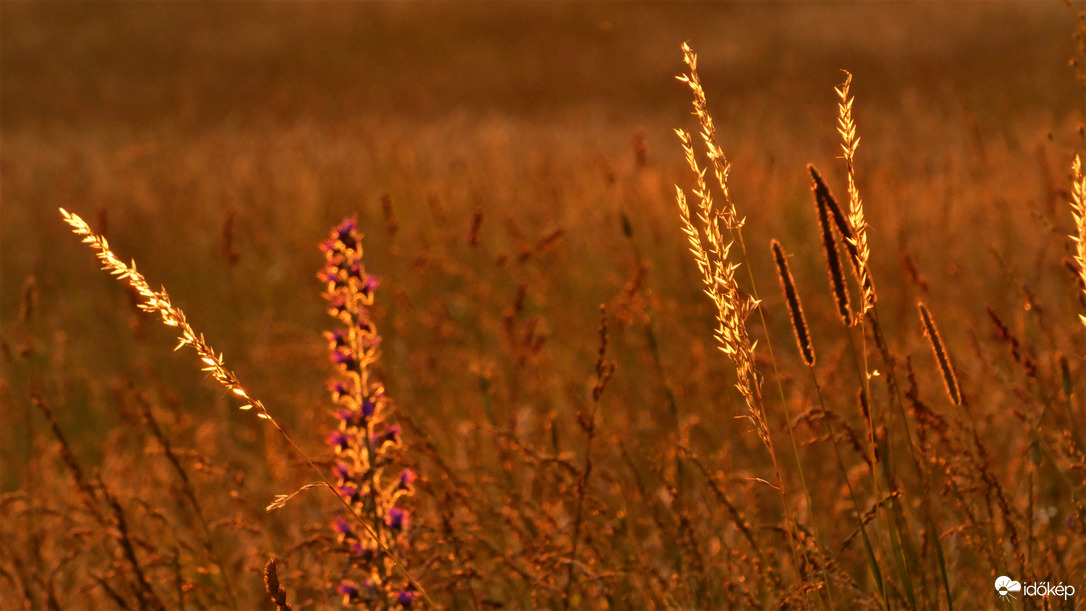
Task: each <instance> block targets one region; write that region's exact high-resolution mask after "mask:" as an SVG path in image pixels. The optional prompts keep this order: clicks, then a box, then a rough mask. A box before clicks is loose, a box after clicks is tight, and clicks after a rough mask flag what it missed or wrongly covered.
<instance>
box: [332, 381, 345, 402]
mask: <svg viewBox="0 0 1086 611" xmlns="http://www.w3.org/2000/svg"><path fill="white" fill-rule="evenodd" d="M328 392H330V393H332V401H339V399H340V397H342V396H344V395H349V394H351V389H349V388H347V385H346V384H344V383H343V382H337V381H333V382H329V383H328Z"/></svg>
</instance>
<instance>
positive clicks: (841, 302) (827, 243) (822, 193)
mask: <svg viewBox="0 0 1086 611" xmlns="http://www.w3.org/2000/svg"><path fill="white" fill-rule="evenodd" d="M807 170H808V171H809V172H810V173H811V178H812V179H813V181H814V182H813V184H812V186H811V190H812V191H814V195H815V208H816V209H817V210H818V230H819V233H820V234H821V235H822V252H823V254H824V255H825V256H826V271H827V273H828V274H829V277H830V287H831V288H832V289H833V301H834V303H836V304H837V315H838V316H839V317H840V318H841V322H843V323H845V324H846V325H851V324H852V323H853V322H854V321H853V317H852V310H851V308H849V296H848V285H847V284H846V283H845V272H844V269H843V266H842V265H841V256H840V254H839V253H838V251H837V237H836V236H835V235H834V233H833V226H832V225H831V224H830V207H829V201H830V200H832V199H833V195H831V194H830V191H829V189H827V188H826V185H825V183H823V182H822V177H821V176H819V175H818V171H817V170H815V168H814V166H812V165H808V166H807ZM834 204H835V205H836V202H834ZM840 214H841V213H840V210H837V215H838V216H840ZM843 220H844V217H843V216H842V217H841V218H840V221H843ZM838 228H839V229H840V228H841V224H839V225H838ZM840 230H841V236H842V238H844V240H845V243H846V244H848V245H849V246H850V251H849V252H850V254H852V260H853V268H854V269H855V268H856V257H855V254H854V251H855V249H856V247H855V245H853V244H850V243H849V242H848V240H849V238H850V236H851V234H850V233H849V230H848V226H847V224H845V225H844V229H840Z"/></svg>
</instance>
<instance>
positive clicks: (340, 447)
mask: <svg viewBox="0 0 1086 611" xmlns="http://www.w3.org/2000/svg"><path fill="white" fill-rule="evenodd" d="M326 441H327V443H328V445H330V446H332V447H333V448H335V449H336V451H337V452H342V451H344V450H346V449H347V448H348V447H350V445H351V440H350V439H348V438H347V435H346V434H345V433H344V432H343V431H332V432H331V433H329V434H328V439H327V440H326Z"/></svg>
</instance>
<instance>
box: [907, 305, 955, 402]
mask: <svg viewBox="0 0 1086 611" xmlns="http://www.w3.org/2000/svg"><path fill="white" fill-rule="evenodd" d="M917 308H918V309H919V310H920V322H921V323H922V324H923V325H924V335H925V336H927V338H928V344H930V345H931V351H932V353H934V354H935V360H936V361H938V362H939V371H940V372H941V373H942V374H943V383H944V384H945V385H946V393H947V396H949V397H950V400H951V401H952V402H953V403H954V405H961V404H962V391H961V389H960V388H959V387H958V376H957V374H955V373H954V366H953V365H951V363H950V355H949V354H947V351H946V346H944V345H943V337H942V336H941V335H939V328H938V327H936V326H935V321H934V320H932V317H931V313H930V312H928V308H927V306H925V305H924V304H923V303H918V304H917Z"/></svg>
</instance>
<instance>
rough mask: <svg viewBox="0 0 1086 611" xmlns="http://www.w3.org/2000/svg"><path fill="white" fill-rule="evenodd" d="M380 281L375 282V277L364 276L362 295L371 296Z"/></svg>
mask: <svg viewBox="0 0 1086 611" xmlns="http://www.w3.org/2000/svg"><path fill="white" fill-rule="evenodd" d="M380 284H381V283H380V281H378V280H377V276H366V280H365V282H363V283H362V289H361V290H362V294H363V295H371V294H373V292H374V291H376V290H377V287H378V285H380Z"/></svg>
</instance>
